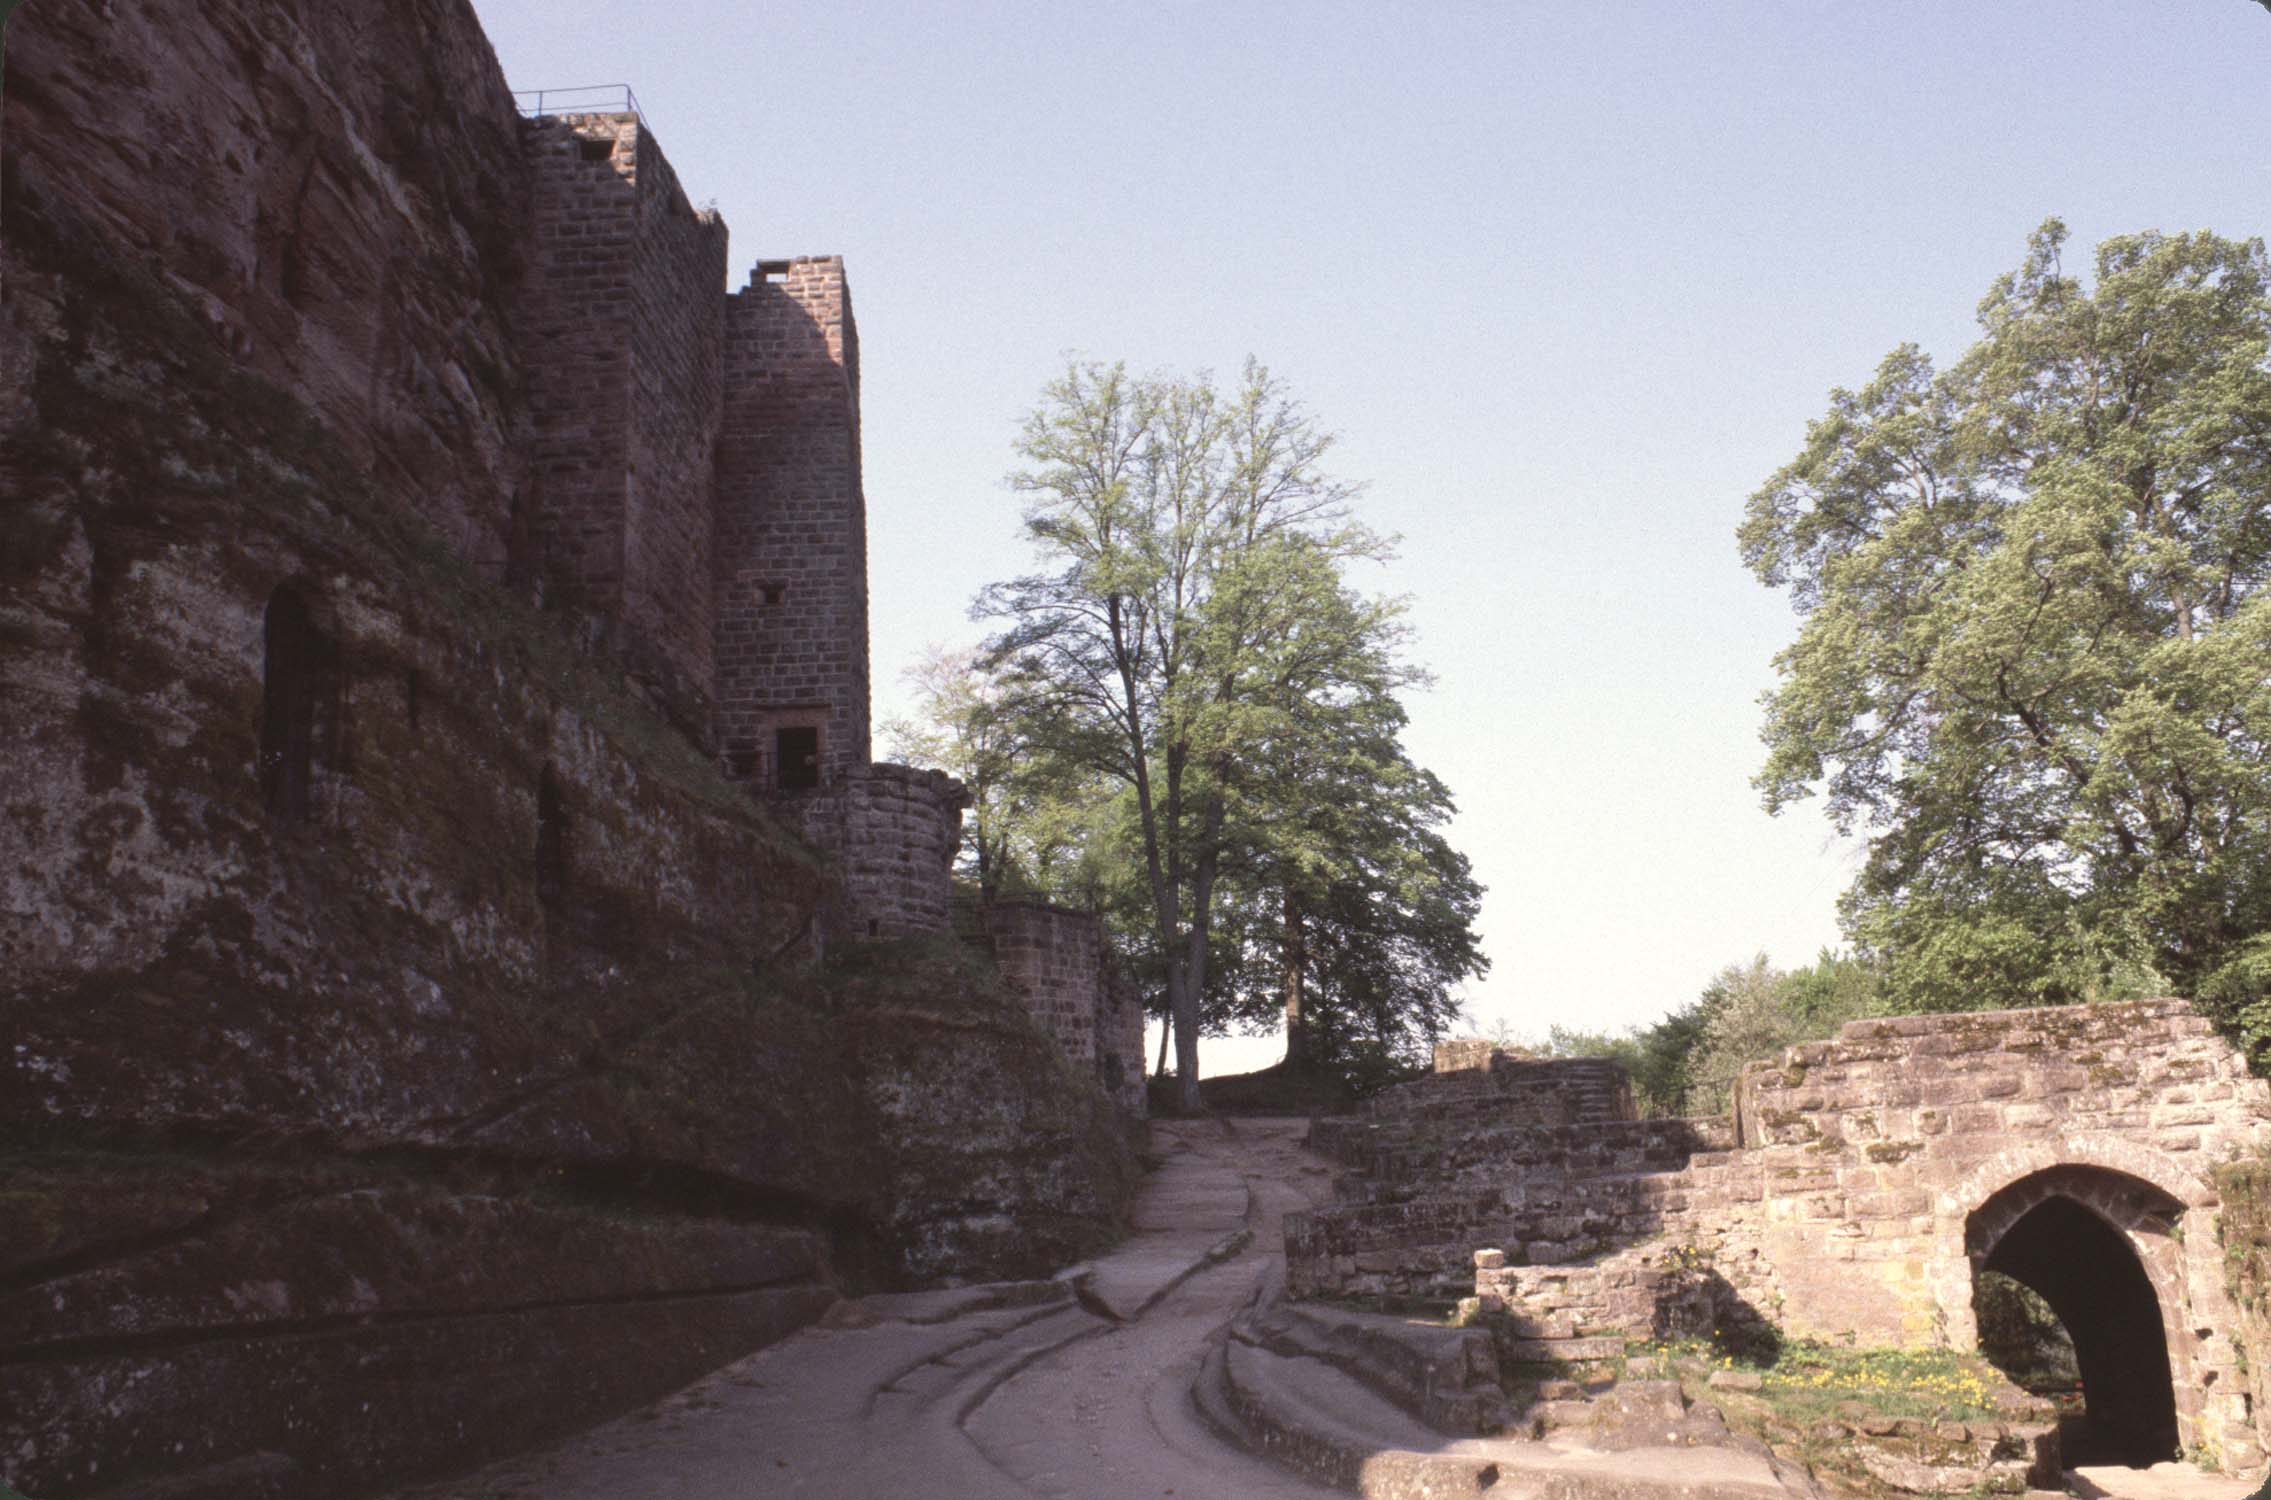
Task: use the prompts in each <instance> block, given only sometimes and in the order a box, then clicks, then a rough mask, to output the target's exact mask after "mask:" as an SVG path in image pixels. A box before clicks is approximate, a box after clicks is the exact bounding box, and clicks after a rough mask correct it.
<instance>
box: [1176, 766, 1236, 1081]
mask: <svg viewBox="0 0 2271 1500" xmlns="http://www.w3.org/2000/svg"><path fill="white" fill-rule="evenodd" d="M1219 775H1220V773H1219V771H1218V772H1217V777H1218V779H1217V781H1216V782H1215V789H1214V790H1213V791H1212V792H1211V793H1209V794H1208V797H1207V805H1206V822H1205V825H1204V828H1205V831H1204V832H1203V833H1202V834H1201V836H1200V838H1199V848H1198V857H1197V858H1196V859H1195V860H1193V861H1192V863H1191V920H1190V923H1189V926H1188V927H1187V928H1186V929H1185V932H1186V934H1187V939H1186V947H1185V949H1184V952H1183V959H1182V962H1181V963H1180V964H1177V963H1176V962H1175V961H1174V960H1173V959H1170V960H1169V961H1168V969H1169V974H1170V983H1171V984H1172V983H1173V982H1174V981H1180V983H1181V985H1182V997H1181V1004H1180V1007H1179V1008H1178V1009H1177V1010H1176V1012H1175V1018H1176V1027H1175V1067H1176V1071H1177V1072H1178V1073H1179V1074H1181V1076H1182V1094H1183V1108H1184V1109H1185V1110H1186V1111H1188V1112H1191V1113H1194V1114H1195V1113H1197V1112H1199V1111H1201V1110H1203V1109H1205V1108H1206V1103H1205V1101H1204V1100H1203V1099H1201V1098H1200V1097H1199V1000H1200V999H1201V997H1203V996H1204V995H1205V994H1206V960H1207V943H1208V940H1209V939H1210V938H1211V937H1212V936H1213V934H1214V879H1215V874H1216V872H1217V871H1219V870H1220V869H1221V866H1222V824H1223V819H1224V817H1225V815H1226V814H1227V812H1228V810H1229V808H1228V803H1227V801H1226V799H1225V798H1224V797H1223V794H1222V784H1221V781H1220V780H1219ZM1178 969H1179V970H1180V971H1181V972H1180V973H1176V972H1175V971H1176V970H1178ZM1168 993H1169V994H1170V995H1171V996H1172V995H1173V994H1174V990H1173V989H1172V988H1170V989H1169V991H1168Z"/></svg>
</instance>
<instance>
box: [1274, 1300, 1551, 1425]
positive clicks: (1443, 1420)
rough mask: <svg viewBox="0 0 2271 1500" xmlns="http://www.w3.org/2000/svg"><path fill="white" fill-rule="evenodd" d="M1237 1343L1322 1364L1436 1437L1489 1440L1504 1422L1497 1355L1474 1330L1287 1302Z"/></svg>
mask: <svg viewBox="0 0 2271 1500" xmlns="http://www.w3.org/2000/svg"><path fill="white" fill-rule="evenodd" d="M1236 1336H1237V1337H1240V1338H1243V1339H1245V1341H1247V1342H1249V1343H1258V1344H1261V1345H1262V1346H1264V1347H1266V1348H1268V1349H1270V1350H1271V1351H1272V1352H1273V1353H1277V1354H1285V1355H1305V1356H1308V1357H1310V1358H1313V1359H1321V1360H1324V1361H1325V1362H1326V1363H1328V1364H1331V1365H1333V1366H1334V1367H1336V1368H1338V1369H1340V1370H1343V1371H1345V1372H1346V1373H1348V1374H1350V1375H1353V1376H1355V1377H1356V1378H1357V1379H1359V1380H1361V1381H1363V1382H1364V1383H1365V1384H1366V1385H1368V1386H1370V1387H1371V1388H1372V1389H1373V1390H1374V1391H1377V1392H1378V1393H1379V1394H1380V1395H1382V1396H1385V1397H1386V1398H1387V1399H1388V1400H1390V1401H1392V1402H1394V1403H1395V1404H1396V1405H1397V1406H1399V1407H1401V1408H1402V1409H1403V1410H1405V1411H1406V1412H1409V1413H1410V1414H1411V1415H1413V1416H1415V1417H1417V1418H1419V1419H1420V1420H1421V1421H1422V1422H1424V1423H1426V1424H1427V1425H1428V1426H1429V1427H1430V1428H1432V1429H1433V1430H1435V1431H1437V1432H1442V1433H1449V1434H1453V1435H1457V1436H1468V1435H1488V1434H1491V1433H1494V1432H1498V1431H1500V1430H1502V1429H1503V1427H1504V1426H1505V1424H1506V1422H1507V1421H1508V1419H1509V1415H1510V1414H1509V1412H1508V1410H1507V1406H1506V1393H1505V1391H1504V1390H1503V1389H1501V1387H1500V1386H1499V1383H1498V1357H1497V1351H1496V1350H1495V1349H1494V1348H1493V1347H1492V1344H1491V1339H1490V1335H1489V1334H1487V1333H1485V1332H1484V1331H1483V1330H1481V1329H1479V1328H1449V1327H1444V1326H1442V1325H1440V1324H1435V1323H1427V1322H1421V1321H1418V1320H1415V1319H1411V1318H1398V1317H1391V1316H1387V1315H1384V1314H1378V1313H1360V1312H1348V1311H1343V1310H1341V1309H1338V1308H1328V1307H1321V1306H1317V1305H1315V1304H1299V1303H1289V1304H1280V1305H1279V1306H1277V1307H1274V1308H1272V1309H1270V1310H1269V1311H1268V1312H1266V1313H1264V1314H1262V1315H1260V1316H1258V1317H1256V1318H1254V1319H1252V1320H1250V1321H1248V1322H1246V1323H1244V1324H1243V1325H1241V1327H1240V1329H1239V1330H1238V1332H1237V1334H1236Z"/></svg>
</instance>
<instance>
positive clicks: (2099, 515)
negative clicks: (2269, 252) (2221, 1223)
mask: <svg viewBox="0 0 2271 1500" xmlns="http://www.w3.org/2000/svg"><path fill="white" fill-rule="evenodd" d="M2065 241H2066V231H2065V229H2064V227H2063V226H2062V225H2060V224H2059V223H2057V222H2056V221H2055V220H2053V221H2051V222H2049V223H2046V224H2045V225H2044V226H2043V227H2042V228H2041V229H2040V230H2038V231H2037V232H2036V233H2035V234H2034V236H2033V237H2032V239H2031V240H2030V242H2029V245H2028V250H2027V254H2026V257H2025V260H2024V262H2023V263H2022V264H2021V265H2020V267H2019V268H2018V269H2017V270H2016V271H2014V272H2012V273H2011V274H2009V275H2007V276H2004V277H2002V278H2001V279H2000V280H1998V281H1997V282H1996V283H1995V285H1994V287H1993V288H1992V289H1991V290H1990V291H1989V293H1988V295H1987V297H1986V299H1985V300H1984V301H1982V302H1981V304H1980V306H1979V326H1980V330H1981V337H1980V340H1979V342H1978V343H1977V344H1975V345H1974V346H1973V347H1972V348H1971V349H1970V350H1969V351H1968V352H1966V353H1965V354H1964V355H1963V357H1962V358H1961V359H1959V360H1958V361H1957V362H1956V363H1955V364H1954V365H1953V366H1952V367H1950V368H1948V369H1946V370H1939V369H1936V368H1935V367H1934V365H1933V362H1932V361H1931V359H1930V358H1929V357H1927V356H1926V355H1925V354H1924V353H1923V352H1922V351H1921V350H1919V349H1917V348H1916V347H1914V346H1913V345H1909V346H1903V347H1902V348H1900V349H1896V350H1895V351H1893V353H1892V354H1891V355H1889V356H1887V358H1886V359H1885V361H1884V363H1883V364H1882V365H1881V366H1879V368H1878V370H1877V373H1876V376H1875V378H1874V379H1872V380H1871V381H1870V382H1869V383H1868V384H1866V385H1864V386H1862V387H1861V388H1860V389H1859V390H1857V391H1847V390H1839V391H1836V392H1833V393H1832V395H1831V398H1830V409H1829V412H1828V414H1827V415H1826V416H1824V417H1823V418H1822V419H1821V420H1819V421H1817V422H1815V423H1813V424H1812V426H1811V427H1810V428H1809V429H1808V432H1807V438H1806V444H1805V448H1804V451H1803V452H1801V453H1800V454H1799V456H1798V457H1797V458H1796V459H1795V460H1794V461H1792V462H1791V463H1790V464H1789V465H1788V466H1787V467H1785V468H1784V469H1782V470H1781V472H1779V473H1777V474H1776V475H1775V476H1774V477H1773V478H1772V479H1770V480H1769V481H1767V483H1766V485H1765V486H1764V487H1763V488H1761V489H1760V490H1759V491H1758V493H1757V494H1756V495H1754V496H1752V497H1751V500H1750V503H1749V507H1748V510H1747V513H1746V515H1745V519H1744V521H1743V524H1742V527H1741V530H1740V533H1739V537H1740V542H1741V547H1742V554H1743V557H1744V560H1745V561H1746V562H1747V563H1748V564H1749V565H1750V567H1751V568H1752V570H1753V571H1754V572H1756V573H1757V575H1758V576H1759V578H1760V579H1761V580H1762V581H1764V582H1765V583H1767V584H1769V585H1771V586H1774V587H1777V588H1784V589H1787V590H1788V591H1789V594H1790V598H1791V601H1792V603H1793V604H1794V606H1795V607H1796V609H1797V611H1798V613H1799V615H1800V616H1801V619H1802V625H1801V628H1800V631H1799V634H1798V638H1797V640H1796V641H1795V642H1794V643H1793V644H1792V645H1791V646H1790V647H1789V648H1788V649H1786V650H1785V651H1783V652H1782V653H1781V654H1780V655H1779V656H1778V657H1777V658H1776V666H1777V669H1778V672H1779V674H1780V684H1779V686H1778V687H1776V689H1775V690H1774V691H1773V692H1772V693H1771V694H1770V695H1769V696H1768V699H1767V704H1766V725H1765V729H1764V733H1763V738H1764V740H1765V742H1766V745H1767V747H1768V756H1767V761H1766V765H1765V768H1764V770H1763V771H1762V772H1761V773H1760V775H1759V777H1758V785H1759V787H1760V789H1761V790H1762V792H1763V793H1764V796H1765V801H1766V804H1767V806H1768V807H1769V808H1770V809H1775V810H1779V809H1780V808H1782V807H1784V806H1786V805H1788V804H1789V803H1791V802H1793V801H1796V800H1798V799H1799V798H1802V797H1805V796H1809V795H1811V794H1813V793H1815V792H1817V791H1818V792H1821V793H1823V794H1824V795H1825V796H1826V798H1827V802H1828V810H1829V813H1830V816H1831V818H1832V819H1833V821H1834V822H1835V823H1836V824H1837V826H1838V827H1839V828H1840V829H1841V830H1844V831H1847V832H1853V831H1856V830H1864V831H1866V834H1867V836H1868V857H1867V861H1866V864H1865V866H1864V868H1863V870H1862V873H1861V874H1860V876H1859V878H1858V879H1857V881H1856V882H1855V884H1854V886H1853V888H1852V889H1851V890H1850V891H1849V892H1848V893H1847V895H1846V898H1845V902H1844V909H1843V910H1844V919H1845V921H1846V923H1847V928H1848V932H1849V933H1850V935H1851V937H1852V938H1853V940H1854V941H1855V942H1856V943H1857V944H1858V945H1859V947H1860V948H1861V949H1862V950H1863V952H1864V953H1866V954H1868V955H1871V956H1874V957H1876V958H1878V959H1881V960H1882V962H1883V978H1884V984H1885V995H1884V1003H1885V1004H1886V1005H1888V1006H1889V1007H1890V1008H1892V1009H1895V1010H1927V1011H1929V1010H1951V1009H1965V1008H1972V1007H1978V1006H1987V1005H2017V1004H2042V1003H2054V1002H2062V1001H2070V1000H2081V999H2089V998H2096V997H2101V996H2110V995H2118V994H2126V993H2135V992H2137V991H2139V990H2149V989H2155V988H2161V987H2169V986H2173V987H2175V988H2177V989H2179V990H2182V991H2186V992H2189V993H2192V994H2193V995H2194V996H2195V998H2197V999H2199V1000H2200V1001H2202V1002H2203V1003H2205V1004H2207V1005H2209V1006H2210V1007H2211V1008H2213V1009H2214V1010H2216V1011H2217V1012H2218V1013H2219V1014H2221V1015H2222V1016H2223V1017H2224V1018H2225V1019H2226V1020H2227V1021H2230V1022H2232V1023H2235V1024H2236V1025H2237V1026H2239V1027H2240V1028H2241V1029H2242V1030H2243V1031H2244V1032H2246V1033H2247V1034H2248V1035H2249V1036H2250V1037H2252V1038H2254V1039H2255V1040H2256V1041H2257V1042H2258V1044H2260V1043H2261V1042H2262V1041H2263V1039H2265V1038H2267V1037H2271V758H2267V756H2266V753H2265V751H2266V743H2267V739H2271V595H2267V594H2266V593H2265V591H2264V589H2263V584H2264V581H2265V579H2266V577H2267V575H2271V298H2267V295H2266V285H2267V272H2266V263H2265V255H2264V247H2263V243H2262V241H2260V240H2230V239H2224V238H2220V237H2218V236H2216V235H2214V234H2209V233H2196V234H2175V235H2164V234H2159V233H2147V234H2137V235H2129V236H2124V237H2121V238H2117V239H2112V240H2108V241H2106V242H2105V243H2104V244H2103V245H2101V246H2100V247H2099V248H2098V253H2097V258H2096V264H2095V268H2094V274H2093V275H2092V276H2091V278H2090V279H2089V282H2088V283H2087V284H2085V283H2084V281H2083V280H2082V278H2080V277H2077V276H2075V275H2072V274H2070V273H2069V272H2068V271H2067V270H2066V268H2065V266H2064V261H2063V248H2064V245H2065Z"/></svg>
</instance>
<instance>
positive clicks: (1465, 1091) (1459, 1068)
mask: <svg viewBox="0 0 2271 1500" xmlns="http://www.w3.org/2000/svg"><path fill="white" fill-rule="evenodd" d="M1435 1054H1436V1058H1437V1063H1436V1071H1435V1072H1433V1073H1430V1074H1427V1075H1426V1076H1424V1077H1421V1078H1417V1079H1414V1080H1412V1081H1411V1082H1410V1083H1406V1084H1400V1085H1398V1086H1397V1087H1395V1088H1391V1089H1384V1090H1382V1091H1381V1092H1380V1093H1378V1094H1376V1095H1374V1096H1373V1097H1372V1098H1371V1099H1369V1100H1367V1101H1366V1102H1365V1105H1364V1108H1363V1110H1362V1113H1363V1115H1364V1116H1365V1117H1366V1118H1369V1119H1376V1120H1386V1119H1396V1118H1401V1117H1407V1116H1417V1117H1424V1118H1428V1119H1438V1118H1461V1119H1472V1120H1475V1121H1478V1122H1480V1121H1486V1120H1487V1121H1492V1122H1495V1123H1498V1124H1504V1125H1571V1124H1577V1123H1579V1122H1582V1121H1601V1120H1630V1119H1633V1118H1635V1117H1637V1115H1638V1113H1639V1111H1638V1110H1637V1109H1635V1108H1634V1106H1633V1098H1632V1084H1631V1081H1630V1080H1629V1079H1627V1078H1626V1077H1625V1074H1624V1069H1623V1068H1622V1067H1620V1066H1618V1065H1617V1064H1616V1063H1613V1062H1610V1061H1609V1060H1607V1059H1606V1058H1597V1057H1548V1058H1535V1057H1530V1056H1527V1055H1525V1054H1522V1053H1518V1052H1509V1051H1506V1050H1504V1049H1503V1048H1499V1047H1495V1046H1493V1045H1491V1044H1490V1043H1488V1042H1464V1041H1462V1042H1444V1043H1441V1044H1439V1045H1438V1046H1437V1047H1436V1049H1435ZM1445 1062H1449V1063H1450V1064H1451V1066H1450V1067H1449V1068H1445V1067H1444V1066H1443V1064H1444V1063H1445Z"/></svg>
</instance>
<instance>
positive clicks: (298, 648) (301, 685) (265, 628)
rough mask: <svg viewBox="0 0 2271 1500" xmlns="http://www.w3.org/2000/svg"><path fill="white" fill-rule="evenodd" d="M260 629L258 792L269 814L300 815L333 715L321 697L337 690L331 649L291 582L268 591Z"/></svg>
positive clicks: (308, 801) (311, 796) (311, 797)
mask: <svg viewBox="0 0 2271 1500" xmlns="http://www.w3.org/2000/svg"><path fill="white" fill-rule="evenodd" d="M261 636H262V640H261V645H262V655H261V673H260V795H261V800H262V801H263V802H264V803H266V804H267V807H268V815H269V816H270V817H272V818H274V819H275V820H276V821H277V822H279V823H297V822H301V821H303V820H305V819H306V818H307V816H308V815H309V812H310V810H311V809H312V808H313V806H314V803H315V768H316V763H317V759H318V757H317V754H316V752H317V748H318V744H319V741H320V740H321V739H322V737H323V735H324V733H325V732H326V731H327V729H328V727H329V726H328V725H327V723H326V720H327V719H336V717H337V715H336V706H335V705H333V704H327V703H326V701H325V700H326V698H327V697H328V696H332V695H335V694H336V691H337V689H336V677H337V672H336V665H335V662H334V659H333V656H334V653H333V651H332V647H331V642H330V641H329V640H328V639H327V638H326V637H325V636H324V634H323V631H322V630H321V629H320V628H319V627H318V626H317V625H316V622H315V616H314V614H313V613H312V612H311V611H310V610H309V608H308V604H307V600H305V599H304V598H302V597H301V596H300V592H299V590H298V589H295V588H293V587H292V586H291V585H290V584H284V585H282V586H280V587H279V588H278V589H277V590H276V592H275V593H273V594H271V595H269V596H268V611H267V614H266V615H265V617H264V619H263V623H262V631H261ZM327 708H328V709H330V710H331V712H329V713H327V712H326V710H327Z"/></svg>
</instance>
